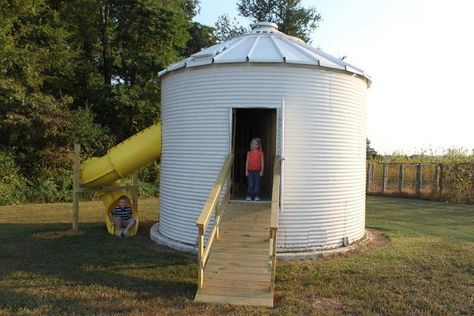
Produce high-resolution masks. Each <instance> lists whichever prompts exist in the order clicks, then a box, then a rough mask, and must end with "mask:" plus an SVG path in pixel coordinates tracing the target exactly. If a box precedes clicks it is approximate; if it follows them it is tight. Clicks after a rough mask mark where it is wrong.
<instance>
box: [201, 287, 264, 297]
mask: <svg viewBox="0 0 474 316" xmlns="http://www.w3.org/2000/svg"><path fill="white" fill-rule="evenodd" d="M199 294H200V295H219V296H240V297H262V298H264V297H267V298H270V295H271V292H270V288H265V289H253V288H239V287H234V288H229V287H217V286H215V287H214V286H213V287H203V288H202V289H200V290H199Z"/></svg>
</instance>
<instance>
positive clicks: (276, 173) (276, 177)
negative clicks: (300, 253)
mask: <svg viewBox="0 0 474 316" xmlns="http://www.w3.org/2000/svg"><path fill="white" fill-rule="evenodd" d="M280 182H281V159H280V157H279V156H277V157H276V159H275V164H274V166H273V188H272V206H271V214H270V251H269V254H270V258H269V259H270V261H269V264H270V265H271V272H272V283H271V290H272V291H273V288H274V284H275V274H276V239H277V231H278V217H279V213H280Z"/></svg>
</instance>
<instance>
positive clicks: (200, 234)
mask: <svg viewBox="0 0 474 316" xmlns="http://www.w3.org/2000/svg"><path fill="white" fill-rule="evenodd" d="M198 238H199V241H198V269H199V271H198V287H199V288H202V286H203V284H204V265H203V258H202V256H203V254H204V228H203V226H202V225H201V226H199V232H198Z"/></svg>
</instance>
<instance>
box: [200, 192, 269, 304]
mask: <svg viewBox="0 0 474 316" xmlns="http://www.w3.org/2000/svg"><path fill="white" fill-rule="evenodd" d="M270 211H271V203H269V202H268V203H266V202H258V203H252V202H234V201H232V202H230V203H229V204H228V205H227V206H226V208H225V212H224V215H223V217H222V223H221V225H220V232H219V238H218V240H216V241H215V244H214V246H213V247H212V249H211V253H210V255H209V259H208V261H207V264H206V267H205V269H204V274H205V282H204V285H203V287H202V288H199V289H198V291H197V293H196V297H195V298H194V300H195V301H196V302H206V303H221V304H234V305H256V306H266V307H273V289H272V271H271V267H269V249H270V239H269V232H270V214H271V212H270Z"/></svg>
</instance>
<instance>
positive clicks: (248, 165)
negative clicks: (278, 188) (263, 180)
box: [245, 137, 264, 201]
mask: <svg viewBox="0 0 474 316" xmlns="http://www.w3.org/2000/svg"><path fill="white" fill-rule="evenodd" d="M263 167H264V166H263V151H262V141H261V140H260V138H257V137H254V138H252V141H251V142H250V150H249V151H248V152H247V161H246V162H245V176H246V177H248V189H247V197H246V198H245V200H247V201H251V200H254V201H260V177H263Z"/></svg>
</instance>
